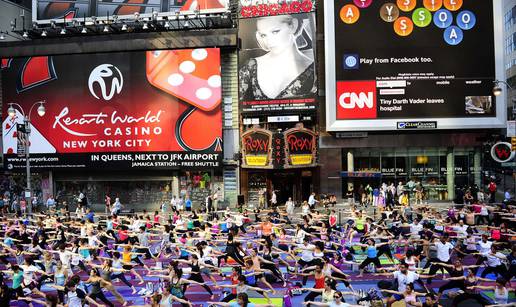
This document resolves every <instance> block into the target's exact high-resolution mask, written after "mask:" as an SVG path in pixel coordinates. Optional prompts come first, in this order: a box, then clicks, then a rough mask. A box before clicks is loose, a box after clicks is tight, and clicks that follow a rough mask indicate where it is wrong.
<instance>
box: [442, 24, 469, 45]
mask: <svg viewBox="0 0 516 307" xmlns="http://www.w3.org/2000/svg"><path fill="white" fill-rule="evenodd" d="M463 39H464V32H462V30H461V28H459V27H457V26H451V27H448V28H446V30H444V41H445V42H446V43H448V45H452V46H456V45H458V44H460V43H461V42H462V40H463Z"/></svg>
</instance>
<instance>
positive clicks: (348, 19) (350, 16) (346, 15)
mask: <svg viewBox="0 0 516 307" xmlns="http://www.w3.org/2000/svg"><path fill="white" fill-rule="evenodd" d="M358 18H360V11H359V10H358V7H356V6H355V5H353V4H346V5H344V7H343V8H342V9H341V10H340V19H341V20H342V21H343V22H344V23H347V24H348V25H351V24H354V23H355V22H357V21H358Z"/></svg>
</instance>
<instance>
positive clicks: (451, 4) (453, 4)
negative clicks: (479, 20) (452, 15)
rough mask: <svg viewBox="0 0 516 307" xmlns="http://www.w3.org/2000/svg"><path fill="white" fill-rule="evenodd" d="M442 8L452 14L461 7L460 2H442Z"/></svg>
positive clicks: (458, 0)
mask: <svg viewBox="0 0 516 307" xmlns="http://www.w3.org/2000/svg"><path fill="white" fill-rule="evenodd" d="M444 7H445V8H447V9H449V10H450V11H452V12H455V11H458V10H459V9H460V8H461V7H462V0H444Z"/></svg>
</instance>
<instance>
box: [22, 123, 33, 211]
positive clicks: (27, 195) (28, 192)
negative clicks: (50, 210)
mask: <svg viewBox="0 0 516 307" xmlns="http://www.w3.org/2000/svg"><path fill="white" fill-rule="evenodd" d="M24 123H25V133H26V134H27V139H26V141H25V168H26V171H27V189H26V191H25V199H26V201H27V209H28V212H29V215H30V214H32V201H31V195H32V193H31V192H32V191H31V183H30V162H29V156H30V152H29V150H30V149H29V148H30V119H29V118H28V117H27V116H25V119H24Z"/></svg>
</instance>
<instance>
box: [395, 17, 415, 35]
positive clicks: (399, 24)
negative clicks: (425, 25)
mask: <svg viewBox="0 0 516 307" xmlns="http://www.w3.org/2000/svg"><path fill="white" fill-rule="evenodd" d="M412 31H414V23H413V22H412V20H411V19H410V18H408V17H400V18H398V19H396V21H395V22H394V32H396V34H398V35H399V36H409V35H410V34H411V33H412Z"/></svg>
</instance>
